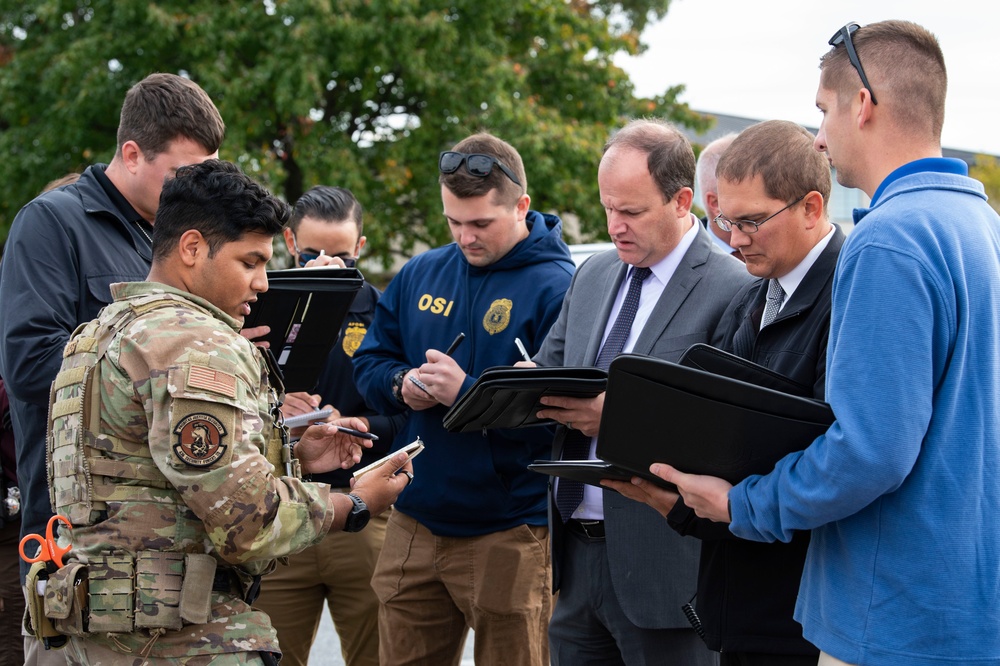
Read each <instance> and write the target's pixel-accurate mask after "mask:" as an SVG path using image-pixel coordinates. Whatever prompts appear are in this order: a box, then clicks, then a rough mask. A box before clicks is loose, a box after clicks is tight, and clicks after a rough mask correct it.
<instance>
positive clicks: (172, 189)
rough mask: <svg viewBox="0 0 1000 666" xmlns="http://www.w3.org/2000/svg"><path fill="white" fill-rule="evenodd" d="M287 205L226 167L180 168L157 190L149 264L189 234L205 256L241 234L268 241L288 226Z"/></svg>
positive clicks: (232, 167)
mask: <svg viewBox="0 0 1000 666" xmlns="http://www.w3.org/2000/svg"><path fill="white" fill-rule="evenodd" d="M289 214H290V210H289V208H288V204H286V203H285V202H283V201H281V200H279V199H277V198H275V197H274V196H273V195H272V194H271V193H270V192H268V191H267V190H266V189H264V188H263V187H262V186H260V185H259V184H257V183H255V182H254V181H253V180H252V179H251V178H250V177H249V176H247V175H246V174H244V173H243V172H242V171H240V169H239V167H237V166H236V165H235V164H233V163H231V162H224V161H222V160H206V161H204V162H201V163H200V164H192V165H190V166H185V167H181V168H180V169H178V170H177V175H176V176H175V177H174V178H170V179H168V180H167V181H166V183H164V185H163V192H162V193H161V194H160V207H159V209H158V210H157V211H156V224H154V225H153V260H154V261H157V260H162V259H164V258H166V257H168V256H169V255H170V253H171V252H173V250H174V247H175V246H176V245H177V242H178V241H179V240H180V237H181V236H182V235H184V232H186V231H188V230H190V229H196V230H197V231H199V232H201V235H202V236H204V237H205V240H206V241H207V242H208V247H209V256H213V255H214V254H215V253H216V252H217V251H218V250H219V248H220V247H221V246H222V245H224V244H225V243H232V242H234V241H238V240H240V239H241V238H243V236H244V235H245V234H247V233H259V234H267V235H270V236H274V235H276V234H278V233H280V232H281V229H282V228H283V227H284V225H285V222H287V221H288V216H289Z"/></svg>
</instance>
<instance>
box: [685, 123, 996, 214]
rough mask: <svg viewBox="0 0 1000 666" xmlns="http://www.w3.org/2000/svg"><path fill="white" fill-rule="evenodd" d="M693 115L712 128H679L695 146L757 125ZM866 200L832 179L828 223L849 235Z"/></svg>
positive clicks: (968, 155)
mask: <svg viewBox="0 0 1000 666" xmlns="http://www.w3.org/2000/svg"><path fill="white" fill-rule="evenodd" d="M696 113H700V114H701V115H703V116H708V117H709V118H713V119H715V124H714V125H712V128H711V129H709V130H708V131H707V132H703V133H701V134H696V133H695V132H693V131H692V130H690V129H688V128H684V127H682V128H681V131H682V132H684V134H685V135H686V136H687V137H688V139H690V140H691V143H694V144H698V146H699V147H704V146H707V145H708V144H709V143H711V142H712V141H714V140H715V139H717V138H719V137H720V136H723V135H725V134H729V133H730V132H735V133H737V134H739V133H740V132H742V131H743V130H744V129H746V128H747V127H749V126H750V125H754V124H756V123H759V122H761V120H760V119H755V118H741V117H740V116H729V115H726V114H722V113H710V112H707V111H696ZM804 127H805V128H806V129H807V130H809V131H810V132H812V133H813V135H815V134H816V132H818V131H819V128H818V127H810V126H808V125H805V126H804ZM942 152H943V154H944V156H945V157H956V158H958V159H960V160H963V161H964V162H965V163H966V164H968V165H969V166H974V165H975V163H976V155H977V153H972V152H969V151H967V150H953V149H951V148H942ZM694 196H695V202H696V203H697V202H700V201H702V196H701V192H700V191H698V190H697V189H696V190H695V194H694ZM869 201H870V200H869V198H868V195H867V194H865V193H864V192H862V191H861V190H858V189H854V188H847V187H844V186H843V185H841V184H840V183H838V182H837V180H836V177H834V180H833V189H832V190H831V192H830V206H829V215H830V220H831V221H832V222H836V223H837V224H839V225H840V226H841V228H842V229H843V230H844V231H845V232H850V230H851V229H852V228H853V227H854V218H853V215H852V211H853V210H854V209H855V208H865V207H867V206H868V204H869ZM699 207H700V205H699Z"/></svg>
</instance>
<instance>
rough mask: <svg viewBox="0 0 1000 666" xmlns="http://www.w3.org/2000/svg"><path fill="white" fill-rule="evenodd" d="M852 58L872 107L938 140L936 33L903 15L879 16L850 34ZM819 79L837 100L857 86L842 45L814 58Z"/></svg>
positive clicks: (940, 81) (943, 84)
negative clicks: (857, 62) (872, 95)
mask: <svg viewBox="0 0 1000 666" xmlns="http://www.w3.org/2000/svg"><path fill="white" fill-rule="evenodd" d="M851 41H853V42H854V48H855V50H856V51H857V53H858V60H860V61H861V66H862V67H864V69H865V74H866V75H867V76H868V80H869V82H870V83H871V85H872V88H873V89H874V91H875V94H876V95H877V96H878V107H879V108H880V109H882V108H889V109H890V111H891V114H890V115H891V117H892V118H893V120H894V121H895V123H896V124H897V125H898V126H899V127H902V128H906V129H908V130H910V131H917V132H923V133H924V134H926V135H927V136H929V137H930V138H933V139H934V140H935V141H940V140H941V129H942V128H943V127H944V103H945V96H946V94H947V92H948V73H947V70H946V68H945V64H944V54H943V53H942V52H941V45H940V44H939V43H938V41H937V38H936V37H935V36H934V35H933V34H931V33H930V32H929V31H928V30H926V29H925V28H923V27H921V26H919V25H917V24H916V23H910V22H909V21H880V22H879V23H871V24H869V25H866V26H862V27H860V28H858V29H857V30H855V31H854V33H853V34H852V35H851ZM819 68H820V70H821V72H822V74H821V75H820V83H821V85H822V86H823V87H824V88H827V89H829V90H833V91H835V92H836V93H837V97H838V100H843V99H845V97H849V96H851V95H853V94H854V93H855V92H857V91H858V90H860V89H861V88H862V83H861V77H860V76H859V75H858V73H857V70H855V69H854V65H852V64H851V61H850V58H849V57H848V54H847V49H846V48H845V47H844V46H839V47H837V46H835V47H833V48H831V49H830V50H829V51H827V52H826V53H825V54H824V55H823V57H822V58H820V65H819Z"/></svg>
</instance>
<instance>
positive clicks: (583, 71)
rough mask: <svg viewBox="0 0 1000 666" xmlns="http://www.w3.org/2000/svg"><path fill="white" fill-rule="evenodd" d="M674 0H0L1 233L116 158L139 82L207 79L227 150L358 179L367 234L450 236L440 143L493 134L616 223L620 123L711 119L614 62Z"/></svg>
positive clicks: (562, 191) (296, 185) (559, 199)
mask: <svg viewBox="0 0 1000 666" xmlns="http://www.w3.org/2000/svg"><path fill="white" fill-rule="evenodd" d="M669 1H670V0H626V1H623V2H609V1H607V0H534V1H517V2H515V1H510V2H482V1H481V0H339V1H337V2H334V1H332V0H264V1H263V2H254V3H251V2H246V0H241V1H239V2H236V1H219V0H190V1H185V2H149V1H147V0H143V1H141V2H140V1H137V0H36V2H34V3H24V2H23V1H22V0H0V154H3V155H4V157H5V159H4V160H3V161H2V162H0V191H2V195H0V238H2V237H5V236H6V231H7V228H8V227H9V225H10V222H11V220H12V219H13V217H14V215H15V214H16V212H17V211H18V209H19V208H20V207H21V206H22V205H23V204H24V203H26V202H27V201H29V200H30V199H31V198H32V197H33V196H35V195H36V194H37V192H38V191H39V190H40V189H41V188H42V187H43V186H44V184H45V183H46V182H48V181H49V180H51V179H53V178H56V177H58V176H60V175H62V174H63V173H65V172H68V171H76V170H80V169H82V168H84V167H86V166H87V164H89V163H91V162H94V161H104V162H107V161H108V160H110V158H111V157H112V155H113V153H114V148H115V128H116V126H117V112H118V109H119V107H120V104H121V100H122V98H123V97H124V94H125V92H126V90H127V89H128V88H129V86H131V85H132V84H133V83H134V82H136V81H138V80H139V79H141V78H142V77H144V76H145V75H147V74H149V73H150V72H153V71H169V72H177V73H181V74H184V75H187V76H190V77H191V78H192V79H194V80H195V81H197V82H198V83H199V84H200V85H201V86H202V87H204V88H205V90H206V91H207V92H208V93H209V95H211V96H212V98H213V99H214V100H215V101H216V103H217V105H218V106H219V110H220V111H221V113H222V116H223V118H224V119H225V121H226V124H227V134H226V141H225V143H224V145H223V147H222V151H221V152H222V157H223V158H225V159H230V160H234V161H237V162H238V163H240V164H241V166H242V167H243V168H244V169H245V170H246V171H247V172H248V173H250V174H252V175H253V176H255V177H256V178H258V179H259V180H260V181H261V182H263V183H265V184H266V185H267V186H269V187H270V188H271V189H272V191H275V192H277V193H279V194H281V195H283V196H284V197H285V198H286V199H287V200H288V201H290V202H294V201H295V199H296V198H297V197H298V196H299V195H300V194H301V193H302V192H303V191H304V190H305V189H306V188H308V187H310V186H312V185H314V184H318V183H326V184H338V185H342V186H345V187H349V188H350V189H352V190H353V191H354V192H355V193H356V194H357V196H358V198H359V199H360V200H361V201H362V202H363V203H364V205H365V208H366V211H367V212H366V221H367V222H368V224H366V234H367V235H368V237H369V247H370V248H372V250H373V252H374V253H375V254H376V255H377V257H378V258H379V259H381V261H382V262H383V263H384V264H385V265H388V264H389V262H390V261H391V259H392V254H393V253H398V254H403V255H404V256H405V255H407V254H409V253H411V252H412V250H413V248H414V245H415V244H417V243H427V244H430V245H437V244H440V243H441V242H443V241H445V240H447V239H448V238H449V236H448V230H447V226H446V224H445V222H444V220H443V218H442V216H441V215H440V212H439V211H440V195H439V188H438V185H437V165H436V157H437V154H438V152H439V151H441V150H445V149H447V148H448V147H450V146H451V145H452V144H454V143H455V142H456V141H458V140H459V139H461V138H463V137H464V136H466V135H468V134H470V133H472V132H474V131H477V130H480V129H486V130H489V131H491V132H494V133H496V134H497V135H499V136H501V137H503V138H504V139H507V140H508V141H510V142H511V143H512V144H513V145H515V146H516V147H517V148H518V150H519V151H520V152H521V154H522V156H523V157H524V160H525V163H526V167H527V172H528V178H529V180H530V183H529V193H530V194H531V195H532V199H533V201H532V207H533V208H536V209H539V210H553V211H558V212H560V213H573V214H575V215H577V216H578V217H579V219H580V226H581V231H582V238H583V239H584V240H589V239H591V238H595V237H597V236H598V234H599V233H601V232H602V231H603V229H604V215H603V211H602V209H601V206H600V203H599V201H598V195H597V187H596V173H597V163H598V157H599V155H600V148H601V145H602V144H603V142H604V141H605V139H606V138H607V135H608V133H609V132H610V131H611V130H612V129H614V128H615V127H616V126H618V125H619V124H621V123H622V122H623V121H624V120H625V119H626V118H628V117H635V116H642V115H655V116H660V117H666V118H669V119H671V120H673V121H675V122H679V123H682V124H686V125H690V126H694V127H697V128H704V127H705V126H706V125H707V121H706V120H705V119H703V118H701V117H700V116H698V115H697V114H694V113H693V112H691V111H690V109H688V108H687V106H686V105H684V104H680V103H678V101H677V96H678V94H679V93H680V92H681V91H682V89H683V88H682V87H681V86H676V87H673V88H670V89H669V90H667V91H665V92H664V93H663V94H662V95H659V96H657V97H655V98H653V99H638V98H636V97H635V95H634V89H633V86H632V83H631V82H630V81H629V78H628V76H627V75H626V74H625V72H624V71H623V70H621V68H619V67H617V66H616V65H615V64H614V63H613V57H614V56H615V55H616V54H618V53H623V52H624V53H630V54H635V53H638V52H640V51H641V50H642V49H643V48H644V47H643V45H642V43H641V40H640V35H641V32H642V29H643V28H644V27H645V25H646V22H647V21H648V20H651V19H657V18H661V17H662V16H664V15H665V13H666V11H667V8H668V5H669Z"/></svg>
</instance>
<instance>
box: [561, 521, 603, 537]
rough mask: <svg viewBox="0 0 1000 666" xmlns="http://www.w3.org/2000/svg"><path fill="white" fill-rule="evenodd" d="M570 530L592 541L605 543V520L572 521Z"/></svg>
mask: <svg viewBox="0 0 1000 666" xmlns="http://www.w3.org/2000/svg"><path fill="white" fill-rule="evenodd" d="M569 526H570V529H572V530H573V531H574V532H576V533H577V534H579V535H580V536H583V537H585V538H587V539H589V540H591V541H604V521H603V520H575V519H573V520H570V521H569Z"/></svg>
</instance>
